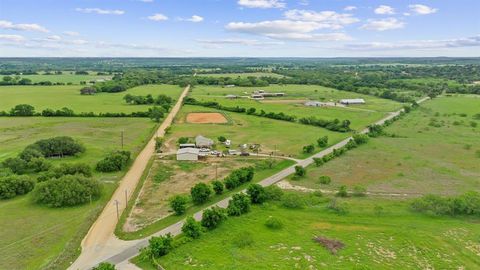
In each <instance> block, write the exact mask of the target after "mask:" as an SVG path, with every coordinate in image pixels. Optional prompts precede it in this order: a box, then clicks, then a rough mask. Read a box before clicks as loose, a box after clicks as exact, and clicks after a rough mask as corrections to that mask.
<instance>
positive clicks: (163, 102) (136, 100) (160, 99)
mask: <svg viewBox="0 0 480 270" xmlns="http://www.w3.org/2000/svg"><path fill="white" fill-rule="evenodd" d="M123 99H124V100H125V102H127V103H128V104H134V105H146V104H147V105H152V104H154V105H158V106H161V107H163V108H164V109H165V110H166V111H169V110H170V108H171V107H172V104H173V99H172V98H171V97H169V96H166V95H158V96H157V97H156V98H154V97H153V96H152V95H151V94H148V95H146V96H135V95H132V94H126V95H125V96H124V97H123Z"/></svg>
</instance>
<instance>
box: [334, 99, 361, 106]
mask: <svg viewBox="0 0 480 270" xmlns="http://www.w3.org/2000/svg"><path fill="white" fill-rule="evenodd" d="M340 103H341V104H344V105H352V104H365V100H364V99H363V98H352V99H341V100H340Z"/></svg>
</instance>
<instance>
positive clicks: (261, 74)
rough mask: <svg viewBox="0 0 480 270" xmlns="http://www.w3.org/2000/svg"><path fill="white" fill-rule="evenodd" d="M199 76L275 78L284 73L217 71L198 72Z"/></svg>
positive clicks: (280, 76) (281, 76)
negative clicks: (210, 72) (214, 72)
mask: <svg viewBox="0 0 480 270" xmlns="http://www.w3.org/2000/svg"><path fill="white" fill-rule="evenodd" d="M197 76H205V77H215V78H218V77H230V78H238V77H240V78H246V77H258V78H260V77H274V78H283V77H284V76H283V75H280V74H276V73H270V72H245V73H216V74H213V73H212V74H197Z"/></svg>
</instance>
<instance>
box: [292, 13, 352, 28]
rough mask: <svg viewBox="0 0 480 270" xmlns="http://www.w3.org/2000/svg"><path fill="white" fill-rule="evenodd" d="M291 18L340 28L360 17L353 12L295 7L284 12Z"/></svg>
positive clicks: (325, 26) (326, 26)
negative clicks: (352, 13)
mask: <svg viewBox="0 0 480 270" xmlns="http://www.w3.org/2000/svg"><path fill="white" fill-rule="evenodd" d="M284 15H285V17H286V18H287V19H289V20H296V21H311V22H318V23H321V24H322V25H323V26H322V28H330V29H340V28H343V27H344V26H345V25H348V24H352V23H356V22H358V21H359V19H357V18H355V17H353V16H352V15H351V14H342V13H337V12H335V11H320V12H316V11H312V10H298V9H293V10H289V11H286V12H285V13H284Z"/></svg>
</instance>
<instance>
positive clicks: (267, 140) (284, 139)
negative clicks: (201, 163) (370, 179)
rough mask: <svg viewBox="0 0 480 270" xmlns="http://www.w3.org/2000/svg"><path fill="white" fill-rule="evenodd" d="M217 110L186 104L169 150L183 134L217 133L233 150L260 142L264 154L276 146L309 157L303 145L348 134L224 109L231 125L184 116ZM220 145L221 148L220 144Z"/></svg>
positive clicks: (285, 152)
mask: <svg viewBox="0 0 480 270" xmlns="http://www.w3.org/2000/svg"><path fill="white" fill-rule="evenodd" d="M214 111H217V110H215V109H210V108H203V107H198V106H189V105H187V106H184V107H183V108H182V110H181V111H180V113H179V114H178V115H177V118H176V120H175V123H176V124H175V125H173V126H172V129H171V134H170V135H169V136H168V137H167V138H166V140H167V145H168V146H169V149H170V150H174V149H175V143H176V141H177V140H178V138H180V137H195V136H197V135H199V134H200V135H203V136H206V137H209V138H211V139H213V140H215V141H216V139H217V138H218V136H225V137H226V138H227V139H230V140H232V149H237V148H238V147H237V146H238V145H239V144H244V143H247V144H260V145H261V151H260V152H262V153H271V152H272V151H274V150H275V149H276V150H277V154H279V155H287V156H293V157H306V156H307V155H305V154H303V153H302V148H303V146H304V145H308V144H312V143H313V144H316V140H317V139H318V138H320V137H322V136H328V137H329V144H330V145H331V144H334V143H336V142H339V141H341V140H342V139H344V138H346V137H347V136H348V134H347V133H339V132H333V131H329V130H326V129H323V128H319V127H314V126H306V125H301V124H296V123H290V122H285V121H279V120H272V119H268V118H262V117H257V116H250V115H246V114H239V113H229V112H224V114H225V115H226V116H227V119H229V120H230V123H228V124H189V123H186V122H185V117H186V115H187V114H188V113H189V112H214ZM219 148H221V147H220V146H219Z"/></svg>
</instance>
